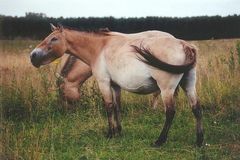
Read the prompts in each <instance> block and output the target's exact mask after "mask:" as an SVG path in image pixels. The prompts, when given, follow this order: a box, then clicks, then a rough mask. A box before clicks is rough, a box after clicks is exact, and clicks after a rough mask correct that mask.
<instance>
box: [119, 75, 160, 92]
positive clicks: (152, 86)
mask: <svg viewBox="0 0 240 160" xmlns="http://www.w3.org/2000/svg"><path fill="white" fill-rule="evenodd" d="M120 86H121V88H123V89H124V90H127V91H129V92H133V93H138V94H149V93H152V92H155V91H157V90H158V89H159V88H158V86H157V83H156V81H155V80H154V79H152V78H149V79H146V80H144V81H142V82H141V83H137V84H136V83H129V84H127V85H126V84H123V85H120Z"/></svg>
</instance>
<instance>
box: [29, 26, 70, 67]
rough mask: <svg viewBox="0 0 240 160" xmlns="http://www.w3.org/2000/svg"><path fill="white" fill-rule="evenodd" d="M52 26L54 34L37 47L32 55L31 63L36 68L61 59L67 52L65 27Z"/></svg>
mask: <svg viewBox="0 0 240 160" xmlns="http://www.w3.org/2000/svg"><path fill="white" fill-rule="evenodd" d="M50 25H51V29H52V33H51V34H50V35H48V36H47V37H46V38H45V39H44V40H43V41H42V42H41V43H40V44H39V45H37V47H36V48H35V49H34V50H33V51H32V52H31V54H30V59H31V62H32V64H33V65H34V66H35V67H40V66H41V65H45V64H49V63H51V62H52V61H54V60H55V59H57V58H59V57H61V56H62V55H63V54H64V52H65V51H66V50H67V46H66V41H65V36H64V32H63V27H62V26H57V27H55V26H54V25H53V24H50Z"/></svg>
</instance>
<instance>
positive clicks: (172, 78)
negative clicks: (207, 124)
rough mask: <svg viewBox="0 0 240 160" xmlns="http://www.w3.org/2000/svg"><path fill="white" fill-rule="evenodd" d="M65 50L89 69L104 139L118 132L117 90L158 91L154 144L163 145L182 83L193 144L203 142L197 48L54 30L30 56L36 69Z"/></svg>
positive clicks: (174, 41) (168, 41)
mask: <svg viewBox="0 0 240 160" xmlns="http://www.w3.org/2000/svg"><path fill="white" fill-rule="evenodd" d="M65 52H67V53H70V54H71V55H75V56H76V57H78V58H79V59H81V60H82V61H83V62H84V63H86V64H87V65H89V66H90V67H91V69H92V74H93V75H94V77H95V78H96V80H97V82H98V85H99V89H100V91H101V93H102V95H103V99H104V103H105V108H106V111H107V116H108V125H109V130H108V137H109V138H111V137H112V136H113V135H114V134H115V133H117V132H120V131H121V128H122V127H121V123H120V112H119V105H118V103H117V102H118V101H119V93H120V88H123V89H125V90H127V91H130V92H134V93H139V94H148V93H152V92H155V91H157V90H161V96H162V100H163V103H164V106H165V108H166V120H165V123H164V126H163V129H162V131H161V133H160V136H159V138H158V139H157V140H156V141H155V143H154V144H155V146H161V145H162V144H163V143H165V142H166V140H167V135H168V132H169V129H170V126H171V124H172V120H173V118H174V115H175V97H174V93H175V91H176V89H177V87H178V85H180V86H181V87H182V88H183V90H184V91H185V93H186V95H187V97H188V99H189V102H190V104H191V106H192V111H193V113H194V116H195V118H196V134H197V141H196V143H197V145H198V146H201V145H202V142H203V127H202V113H201V107H200V103H199V100H198V98H197V94H196V88H195V84H196V67H195V66H196V59H197V58H196V56H197V55H196V54H197V53H196V52H197V51H196V49H195V47H194V46H193V45H191V44H189V43H187V42H185V41H183V40H179V39H176V38H174V37H147V36H139V37H138V36H137V35H136V36H129V35H128V34H121V33H117V32H80V31H76V30H73V29H68V28H63V27H62V26H59V27H53V32H52V33H51V34H50V35H49V36H48V37H46V38H45V39H44V40H43V41H42V42H41V43H40V44H39V45H38V46H37V47H36V48H35V49H34V50H33V51H32V52H31V55H30V59H31V62H32V64H33V65H34V66H35V67H40V66H41V65H44V64H48V63H51V62H52V61H54V60H55V59H57V58H59V57H61V56H63V54H64V53H65Z"/></svg>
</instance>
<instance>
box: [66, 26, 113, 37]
mask: <svg viewBox="0 0 240 160" xmlns="http://www.w3.org/2000/svg"><path fill="white" fill-rule="evenodd" d="M62 26H63V25H62ZM63 28H64V29H69V30H73V31H78V32H85V33H94V34H98V35H109V32H111V31H110V30H109V29H108V28H107V27H106V28H99V29H93V30H84V29H80V28H75V27H69V26H63Z"/></svg>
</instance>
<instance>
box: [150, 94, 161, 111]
mask: <svg viewBox="0 0 240 160" xmlns="http://www.w3.org/2000/svg"><path fill="white" fill-rule="evenodd" d="M160 93H161V91H160V90H159V91H156V92H154V93H153V98H152V101H151V102H152V103H151V104H152V107H153V109H156V108H157V105H158V99H159V98H158V97H159V95H160Z"/></svg>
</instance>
